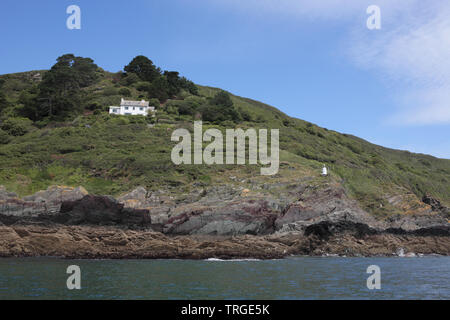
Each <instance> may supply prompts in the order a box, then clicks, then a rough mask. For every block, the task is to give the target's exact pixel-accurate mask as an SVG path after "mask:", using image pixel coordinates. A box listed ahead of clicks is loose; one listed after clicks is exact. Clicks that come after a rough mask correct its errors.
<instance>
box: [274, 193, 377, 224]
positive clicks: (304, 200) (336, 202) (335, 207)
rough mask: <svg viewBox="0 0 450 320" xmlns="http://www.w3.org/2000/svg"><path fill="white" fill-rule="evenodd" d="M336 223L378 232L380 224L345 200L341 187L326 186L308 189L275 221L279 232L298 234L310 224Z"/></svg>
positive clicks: (353, 202) (355, 204)
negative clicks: (353, 224)
mask: <svg viewBox="0 0 450 320" xmlns="http://www.w3.org/2000/svg"><path fill="white" fill-rule="evenodd" d="M340 221H345V222H351V223H355V224H364V225H367V226H368V227H369V228H373V229H382V228H383V227H384V224H383V223H382V222H379V221H377V220H375V219H374V218H373V217H372V216H370V215H369V214H368V213H367V212H365V211H364V210H362V209H361V208H360V207H359V206H358V204H357V203H356V202H355V201H352V200H350V199H348V198H347V196H346V195H345V192H344V190H343V189H342V188H336V187H328V188H326V189H320V190H312V191H311V192H309V193H306V194H304V195H302V197H301V198H300V199H299V201H297V202H295V203H293V204H292V205H290V206H289V207H288V208H287V210H286V211H285V213H284V214H283V215H281V216H280V217H279V218H278V219H277V220H276V221H275V226H276V229H277V230H278V232H279V233H283V232H291V231H299V232H304V231H305V229H306V228H307V227H308V226H310V225H313V224H318V223H322V222H329V223H332V224H333V223H337V222H340Z"/></svg>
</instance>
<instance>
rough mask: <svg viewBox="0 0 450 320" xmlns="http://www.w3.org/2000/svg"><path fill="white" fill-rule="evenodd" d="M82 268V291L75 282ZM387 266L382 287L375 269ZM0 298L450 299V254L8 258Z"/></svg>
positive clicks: (2, 264)
mask: <svg viewBox="0 0 450 320" xmlns="http://www.w3.org/2000/svg"><path fill="white" fill-rule="evenodd" d="M71 265H76V266H79V267H80V270H81V290H69V289H68V288H67V285H66V283H67V279H68V277H69V276H70V274H67V268H68V267H69V266H71ZM371 265H376V266H379V268H380V271H381V274H380V277H381V289H379V290H376V289H375V290H370V289H368V286H367V279H368V277H370V276H371V275H370V274H368V273H367V268H368V267H369V266H371ZM0 299H157V300H161V299H187V300H192V299H233V300H234V299H237V300H239V299H264V300H271V299H450V257H439V256H426V257H415V258H400V257H392V258H341V257H295V258H288V259H282V260H267V261H262V260H261V261H258V260H236V261H222V260H217V259H211V260H204V261H193V260H63V259H52V258H32V259H31V258H30V259H0Z"/></svg>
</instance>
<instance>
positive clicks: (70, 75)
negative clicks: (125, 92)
mask: <svg viewBox="0 0 450 320" xmlns="http://www.w3.org/2000/svg"><path fill="white" fill-rule="evenodd" d="M97 70H98V66H97V65H96V64H95V63H94V61H93V60H92V59H90V58H82V57H75V56H74V55H73V54H66V55H63V56H61V57H59V58H58V59H57V62H56V64H55V65H54V66H53V67H52V68H51V69H50V71H48V72H47V73H46V74H45V75H44V78H43V79H42V82H41V83H40V84H39V95H38V96H37V97H36V100H35V102H36V104H37V105H38V108H39V112H38V113H39V115H40V116H41V117H45V116H50V117H53V116H59V117H65V116H67V115H68V114H70V113H76V112H80V111H81V108H82V104H81V90H80V89H82V88H85V87H88V86H90V85H92V84H93V83H95V82H96V81H97V80H98V74H97Z"/></svg>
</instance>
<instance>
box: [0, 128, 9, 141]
mask: <svg viewBox="0 0 450 320" xmlns="http://www.w3.org/2000/svg"><path fill="white" fill-rule="evenodd" d="M10 141H11V137H10V136H9V135H8V134H7V133H6V132H5V131H3V130H2V129H0V144H8V143H9V142H10Z"/></svg>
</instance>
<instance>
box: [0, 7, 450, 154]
mask: <svg viewBox="0 0 450 320" xmlns="http://www.w3.org/2000/svg"><path fill="white" fill-rule="evenodd" d="M342 3H344V1H339V0H322V1H306V0H165V1H156V0H155V1H150V0H147V1H145V0H132V1H126V2H125V1H104V0H95V1H93V0H83V1H76V0H71V1H66V0H46V1H39V2H38V1H24V0H2V1H1V4H0V29H1V33H0V41H1V44H2V50H0V61H1V63H0V74H5V73H14V72H20V71H29V70H37V69H47V68H49V67H51V66H52V65H53V64H54V62H55V59H56V58H57V57H58V56H60V55H62V54H64V53H74V54H76V55H79V56H86V57H91V58H93V59H94V60H95V62H96V63H97V64H98V65H99V66H101V67H103V68H104V69H106V70H108V71H118V70H120V69H122V68H123V66H124V65H126V64H127V63H128V62H129V61H130V60H131V59H132V58H133V57H134V56H136V55H139V54H143V55H146V56H148V57H149V58H150V59H152V60H153V61H154V63H155V64H157V65H158V66H160V67H161V68H163V69H167V70H177V71H180V72H181V73H182V74H183V75H185V76H186V77H188V78H190V79H191V80H193V81H194V82H196V83H198V84H202V85H210V86H215V87H220V88H223V89H225V90H228V91H230V92H232V93H234V94H237V95H241V96H245V97H249V98H252V99H256V100H260V101H262V102H265V103H268V104H271V105H273V106H275V107H277V108H279V109H280V110H282V111H283V112H285V113H287V114H288V115H290V116H293V117H297V118H301V119H304V120H307V121H310V122H313V123H316V124H318V125H320V126H323V127H326V128H328V129H333V130H336V131H339V132H343V133H350V134H353V135H356V136H359V137H361V138H364V139H366V140H368V141H370V142H373V143H376V144H380V145H383V146H386V147H391V148H396V149H402V150H410V151H413V152H420V153H427V154H432V155H435V156H438V157H445V158H450V4H448V1H439V0H436V1H434V2H433V3H432V4H428V3H427V4H426V6H424V4H423V1H418V0H397V1H389V0H371V1H368V0H367V1H366V0H354V1H345V5H342ZM73 4H74V5H78V6H79V7H80V8H81V13H82V17H81V19H82V25H81V30H68V29H67V28H66V20H67V18H68V16H69V15H68V14H66V8H67V7H68V6H69V5H73ZM371 4H376V5H378V6H379V7H380V9H381V21H382V28H381V30H369V29H368V28H367V27H366V20H367V18H368V17H369V15H368V14H367V13H366V9H367V7H368V6H369V5H371Z"/></svg>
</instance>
